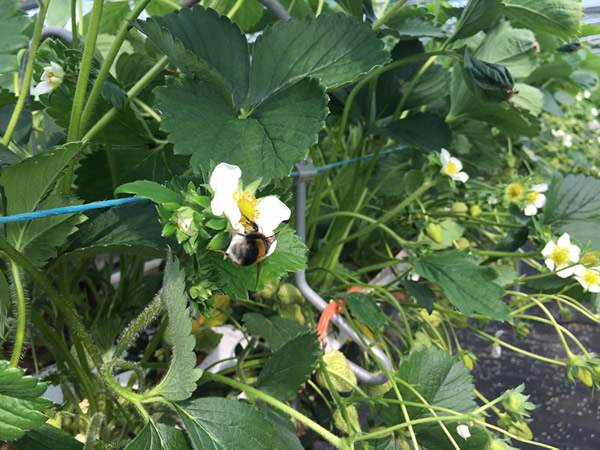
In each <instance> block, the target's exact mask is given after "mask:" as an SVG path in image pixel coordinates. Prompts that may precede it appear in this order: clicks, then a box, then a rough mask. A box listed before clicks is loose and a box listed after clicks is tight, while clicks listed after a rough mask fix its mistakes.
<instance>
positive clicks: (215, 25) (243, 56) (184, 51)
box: [136, 5, 250, 127]
mask: <svg viewBox="0 0 600 450" xmlns="http://www.w3.org/2000/svg"><path fill="white" fill-rule="evenodd" d="M136 26H137V27H138V28H139V29H140V30H141V31H142V32H144V33H145V34H146V35H147V36H148V38H149V39H150V40H151V41H152V42H154V44H155V45H156V46H157V47H158V48H159V49H161V50H162V51H163V52H164V53H165V55H167V56H168V57H169V58H170V59H171V61H173V63H174V64H175V65H177V66H178V67H179V68H180V69H181V70H182V71H184V72H186V73H189V74H194V75H196V76H197V77H199V78H200V79H201V80H203V81H205V82H207V83H208V84H210V85H212V86H213V87H216V86H219V85H221V84H222V83H224V85H225V86H226V88H227V90H228V92H230V93H231V94H228V98H227V100H228V102H227V103H231V102H232V100H231V99H232V98H233V105H235V106H236V107H237V106H239V105H240V104H242V103H243V101H244V100H245V98H246V94H247V93H248V79H249V71H250V55H249V53H248V43H247V42H246V38H245V37H244V35H243V34H242V33H241V32H240V29H239V28H238V26H237V25H235V24H232V23H231V21H230V20H229V19H228V18H227V17H225V16H219V15H218V14H217V12H216V11H215V10H213V9H205V8H203V7H202V6H199V5H196V6H194V7H193V8H183V9H182V10H181V11H179V12H178V13H171V14H167V15H166V16H164V17H158V16H155V17H151V18H149V19H148V20H146V21H140V20H138V21H137V22H136ZM220 95H226V93H225V92H223V90H222V89H221V90H220ZM229 106H231V105H229ZM203 107H205V108H206V106H205V105H204V106H203ZM207 109H208V108H207ZM208 111H209V113H210V110H209V109H208ZM197 126H199V127H203V126H206V125H203V124H201V123H197Z"/></svg>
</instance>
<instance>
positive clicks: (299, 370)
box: [256, 333, 321, 400]
mask: <svg viewBox="0 0 600 450" xmlns="http://www.w3.org/2000/svg"><path fill="white" fill-rule="evenodd" d="M320 358H321V346H320V345H319V341H318V340H317V335H316V334H315V333H304V334H302V335H300V336H297V337H295V338H293V339H292V340H290V341H288V342H287V343H285V344H284V345H283V346H282V347H281V348H280V349H279V350H277V351H276V352H275V353H273V355H272V356H271V357H270V358H269V360H268V361H267V363H266V364H265V366H264V367H263V369H262V370H261V372H260V375H259V376H258V381H257V386H256V387H257V388H258V389H260V390H261V391H263V392H265V393H266V394H269V395H271V396H272V397H275V398H277V399H279V400H289V399H291V398H292V397H294V396H295V395H296V392H298V391H299V390H300V389H301V384H302V383H304V382H306V380H308V378H309V377H310V374H311V373H312V371H313V370H315V369H316V367H317V364H318V363H319V359H320Z"/></svg>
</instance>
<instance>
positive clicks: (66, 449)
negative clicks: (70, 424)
mask: <svg viewBox="0 0 600 450" xmlns="http://www.w3.org/2000/svg"><path fill="white" fill-rule="evenodd" d="M12 444H13V445H14V446H15V448H16V449H17V450H56V449H60V450H81V449H82V448H83V444H82V443H81V442H79V441H78V440H76V439H74V438H73V436H71V435H70V434H69V433H67V432H66V431H63V430H61V429H60V428H56V427H53V426H52V425H49V424H47V423H45V424H43V425H42V426H39V427H37V428H34V429H33V430H29V431H28V432H27V433H26V434H25V436H23V437H22V438H21V439H19V440H18V441H15V442H13V443H12Z"/></svg>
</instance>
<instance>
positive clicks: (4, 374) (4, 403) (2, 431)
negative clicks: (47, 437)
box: [0, 361, 52, 441]
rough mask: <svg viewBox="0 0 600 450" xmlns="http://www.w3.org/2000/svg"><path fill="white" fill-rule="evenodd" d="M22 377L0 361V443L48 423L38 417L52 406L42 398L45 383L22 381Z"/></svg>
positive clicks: (44, 417) (21, 435)
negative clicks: (0, 440) (1, 440)
mask: <svg viewBox="0 0 600 450" xmlns="http://www.w3.org/2000/svg"><path fill="white" fill-rule="evenodd" d="M24 373H25V371H24V370H23V369H16V368H11V367H9V366H8V361H0V439H3V440H7V441H14V440H15V439H19V438H21V437H23V435H24V434H25V431H26V430H30V429H32V428H35V427H38V426H40V425H41V424H43V423H44V422H45V421H46V420H48V418H47V417H46V415H45V414H43V413H42V411H43V410H44V409H46V408H49V407H50V406H51V405H52V402H51V401H50V400H47V399H45V398H43V397H42V394H43V393H44V392H45V391H46V383H39V380H38V379H37V378H33V377H24V376H23V375H24Z"/></svg>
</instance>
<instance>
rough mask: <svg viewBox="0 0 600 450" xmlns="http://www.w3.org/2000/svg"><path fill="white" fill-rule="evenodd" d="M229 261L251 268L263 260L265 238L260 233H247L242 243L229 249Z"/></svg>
mask: <svg viewBox="0 0 600 450" xmlns="http://www.w3.org/2000/svg"><path fill="white" fill-rule="evenodd" d="M230 251H231V255H230V257H231V259H232V260H233V261H234V262H235V263H236V264H240V265H242V266H253V265H255V264H258V263H259V262H261V261H262V259H263V258H264V256H265V254H266V252H267V245H266V239H265V236H264V235H263V234H261V233H248V234H246V235H245V238H244V240H243V241H240V242H239V243H237V244H236V245H234V246H233V248H231V250H230Z"/></svg>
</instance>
